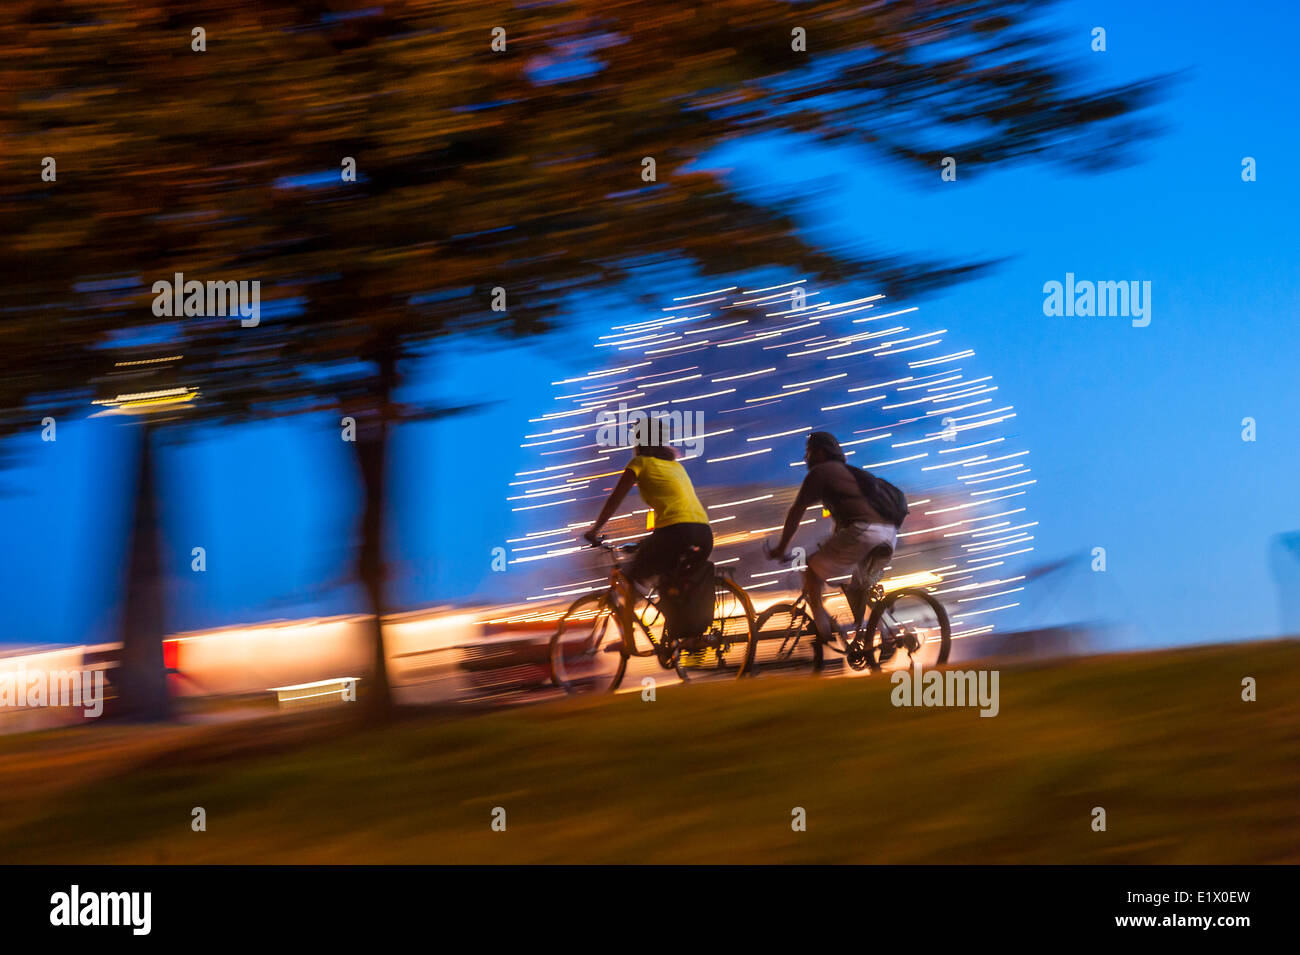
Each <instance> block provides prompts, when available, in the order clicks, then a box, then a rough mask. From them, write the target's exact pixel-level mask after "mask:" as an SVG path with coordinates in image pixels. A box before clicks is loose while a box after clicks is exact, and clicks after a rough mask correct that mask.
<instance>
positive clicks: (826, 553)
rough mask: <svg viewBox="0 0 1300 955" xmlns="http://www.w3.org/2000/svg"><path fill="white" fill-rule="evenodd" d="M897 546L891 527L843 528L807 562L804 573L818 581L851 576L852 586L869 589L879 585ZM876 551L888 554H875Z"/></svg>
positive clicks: (850, 526)
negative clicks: (886, 550)
mask: <svg viewBox="0 0 1300 955" xmlns="http://www.w3.org/2000/svg"><path fill="white" fill-rule="evenodd" d="M897 546H898V528H896V527H894V525H893V524H866V523H860V524H844V525H842V526H840V527H837V528H835V533H833V534H831V536H830V537H828V538H826V539H825V540H824V541H822V542H821V544H820V545H819V546H818V548H817V550H816V552H815V553H814V554H813V555H812V556H811V557H809V558H808V569H809V570H811V571H812V572H813V573H814V574H816V575H817V576H818V577H820V578H821V579H822V580H830V579H831V578H833V577H843V576H845V575H846V574H849V573H852V574H853V585H854V586H857V587H864V588H866V589H870V588H872V587H874V586H875V585H876V584H877V583H879V582H880V577H881V575H882V574H884V572H885V567H886V566H887V565H888V564H889V561H890V559H891V558H892V557H893V556H894V548H895V547H897ZM878 547H880V548H888V552H887V553H886V552H884V551H880V552H877V551H876V548H878Z"/></svg>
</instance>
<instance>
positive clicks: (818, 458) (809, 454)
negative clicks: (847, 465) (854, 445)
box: [803, 431, 844, 467]
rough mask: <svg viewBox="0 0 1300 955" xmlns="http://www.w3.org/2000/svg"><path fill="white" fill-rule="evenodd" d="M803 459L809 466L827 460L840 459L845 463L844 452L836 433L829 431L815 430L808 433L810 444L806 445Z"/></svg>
mask: <svg viewBox="0 0 1300 955" xmlns="http://www.w3.org/2000/svg"><path fill="white" fill-rule="evenodd" d="M803 459H804V463H806V464H807V465H808V467H813V466H814V465H817V464H821V463H823V462H825V461H839V462H840V463H841V464H843V463H844V452H843V451H841V450H840V443H839V442H838V441H836V440H835V435H833V434H831V433H830V432H829V431H814V432H813V433H812V434H810V435H808V444H807V445H806V446H805V447H804V452H803Z"/></svg>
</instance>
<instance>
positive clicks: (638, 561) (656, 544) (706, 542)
mask: <svg viewBox="0 0 1300 955" xmlns="http://www.w3.org/2000/svg"><path fill="white" fill-rule="evenodd" d="M692 547H698V548H699V550H698V551H696V552H695V553H693V554H692V555H691V559H692V560H693V561H695V560H708V559H709V554H711V553H712V552H713V529H712V528H710V527H709V525H708V524H669V525H668V526H667V527H656V528H655V529H654V531H653V532H652V533H651V534H650V536H649V537H647V538H646V539H645V540H643V541H641V543H640V545H638V546H637V549H636V556H635V557H633V558H632V563H631V564H630V565H629V567H628V570H627V575H628V576H629V577H631V578H632V579H633V580H637V581H642V580H649V579H650V578H651V577H659V576H661V575H663V574H666V573H669V572H670V571H672V570H675V569H676V568H677V566H678V562H679V560H680V559H681V557H682V556H683V555H685V554H687V553H689V552H690V550H691V548H692Z"/></svg>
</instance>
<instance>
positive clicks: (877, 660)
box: [745, 555, 952, 674]
mask: <svg viewBox="0 0 1300 955" xmlns="http://www.w3.org/2000/svg"><path fill="white" fill-rule="evenodd" d="M781 559H785V560H788V559H789V555H786V556H785V557H783V558H781ZM840 590H841V591H842V592H843V593H844V596H845V599H846V600H847V601H848V603H849V606H850V608H852V606H853V601H852V599H850V598H849V592H848V588H847V587H845V586H844V585H843V584H841V585H840ZM823 609H825V608H824V602H823ZM826 616H827V619H828V620H829V621H830V624H831V633H830V634H822V633H819V632H818V629H817V625H816V618H815V617H814V615H813V613H812V607H811V602H810V599H809V597H808V594H807V593H805V592H801V593H800V594H799V597H798V599H796V600H795V601H794V602H793V603H777V604H773V605H772V606H770V607H768V608H767V609H766V610H764V611H763V612H762V613H761V614H759V617H758V620H757V622H756V623H755V625H754V626H755V628H756V629H757V631H758V639H756V640H755V641H754V642H753V643H752V644H751V645H750V655H751V659H750V660H749V661H748V662H747V663H746V665H745V672H746V673H750V674H756V673H757V672H758V671H759V670H760V668H773V667H792V666H802V665H810V666H811V667H812V671H813V672H814V673H820V672H821V671H822V668H823V666H824V663H825V657H824V648H826V647H829V648H830V649H831V650H833V651H834V652H835V653H839V654H841V655H842V656H843V657H844V658H845V662H846V663H847V664H848V666H849V668H850V669H851V670H855V671H862V670H871V671H873V672H879V671H881V670H883V669H884V666H885V664H886V663H888V662H889V661H890V660H892V659H893V658H894V656H895V654H896V653H897V652H898V651H899V650H902V651H905V652H906V653H907V655H908V667H909V669H910V668H911V667H913V666H915V663H916V659H917V657H918V656H919V655H920V654H921V652H922V650H923V649H924V648H926V647H933V648H934V649H936V650H937V651H938V652H937V655H936V658H935V660H934V661H933V663H932V664H929V665H934V666H941V665H942V664H944V663H947V662H948V653H949V651H950V650H951V649H952V627H951V625H950V624H949V622H948V612H947V610H945V609H944V606H943V604H942V603H940V601H939V599H938V598H937V597H935V596H934V595H933V594H931V593H930V592H929V591H927V590H925V589H923V588H921V587H900V588H898V589H895V590H888V591H887V590H886V589H885V588H884V587H883V586H882V585H881V584H879V583H877V584H876V585H875V586H873V587H872V588H871V590H870V591H869V592H868V593H867V595H866V601H865V605H864V607H863V610H862V615H861V617H857V618H855V619H854V625H855V626H854V629H853V635H852V637H851V638H850V637H849V636H847V635H846V633H845V631H844V628H842V627H841V626H840V624H839V622H838V621H837V620H836V619H835V618H834V617H833V616H832V615H831V614H830V612H829V611H827V613H826ZM832 635H833V636H832ZM834 637H838V639H839V644H838V645H837V643H836V642H835V639H834ZM769 641H770V642H769ZM776 641H780V642H779V643H777V642H776ZM761 643H766V644H767V646H766V647H764V648H763V649H764V650H770V651H771V652H766V653H764V654H763V660H762V661H761V663H760V662H759V660H758V655H759V650H760V644H761ZM927 652H928V651H927Z"/></svg>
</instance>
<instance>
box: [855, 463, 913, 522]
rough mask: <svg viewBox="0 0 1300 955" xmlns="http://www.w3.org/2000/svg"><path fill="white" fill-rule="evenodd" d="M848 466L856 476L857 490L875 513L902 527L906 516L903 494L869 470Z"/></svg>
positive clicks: (905, 503) (905, 502) (905, 499)
mask: <svg viewBox="0 0 1300 955" xmlns="http://www.w3.org/2000/svg"><path fill="white" fill-rule="evenodd" d="M848 468H849V470H850V471H852V472H853V476H854V477H855V478H857V481H858V490H859V491H861V492H862V496H863V497H865V498H866V499H867V503H868V504H870V505H871V506H872V508H874V509H875V511H876V513H877V514H879V515H880V516H881V517H883V518H884V519H885V520H887V521H889V523H891V524H893V525H894V526H895V527H902V526H903V521H904V519H906V517H907V498H906V497H904V496H903V492H902V491H900V490H899V489H898V488H896V487H894V485H892V484H890V483H889V482H888V481H886V480H885V479H884V478H882V477H876V475H874V474H872V473H871V472H870V471H864V470H862V468H857V467H854V466H853V465H851V464H850V465H849V466H848Z"/></svg>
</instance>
